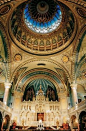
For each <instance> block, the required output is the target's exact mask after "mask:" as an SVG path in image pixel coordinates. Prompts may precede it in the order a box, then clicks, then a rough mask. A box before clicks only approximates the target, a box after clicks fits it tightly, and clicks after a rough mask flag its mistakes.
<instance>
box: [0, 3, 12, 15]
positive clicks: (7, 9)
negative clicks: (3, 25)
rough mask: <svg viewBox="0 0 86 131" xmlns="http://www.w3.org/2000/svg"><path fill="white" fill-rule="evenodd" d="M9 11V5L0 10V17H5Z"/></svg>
mask: <svg viewBox="0 0 86 131" xmlns="http://www.w3.org/2000/svg"><path fill="white" fill-rule="evenodd" d="M9 10H10V5H6V6H4V7H2V8H1V9H0V15H5V14H6V13H8V12H9Z"/></svg>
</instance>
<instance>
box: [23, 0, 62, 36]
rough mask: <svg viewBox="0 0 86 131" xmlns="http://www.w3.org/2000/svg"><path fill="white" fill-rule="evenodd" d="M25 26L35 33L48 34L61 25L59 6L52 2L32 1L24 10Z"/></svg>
mask: <svg viewBox="0 0 86 131" xmlns="http://www.w3.org/2000/svg"><path fill="white" fill-rule="evenodd" d="M24 19H25V24H26V25H27V27H28V28H29V29H31V30H32V31H34V32H36V33H43V34H45V33H49V32H52V31H53V30H55V29H56V28H57V27H58V26H59V25H60V23H61V19H62V15H61V10H60V6H59V5H58V4H56V3H55V2H54V1H53V0H51V1H49V0H47V1H46V0H42V1H40V0H37V1H35V0H33V1H32V2H31V3H29V4H26V6H25V9H24Z"/></svg>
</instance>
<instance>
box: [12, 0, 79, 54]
mask: <svg viewBox="0 0 86 131" xmlns="http://www.w3.org/2000/svg"><path fill="white" fill-rule="evenodd" d="M10 20H11V21H9V27H10V28H9V33H10V36H11V38H12V39H13V41H14V42H15V43H16V44H17V46H18V47H20V48H21V49H23V50H24V51H26V52H29V53H32V54H36V55H51V54H54V53H57V52H60V51H62V50H63V49H64V48H66V47H67V46H68V45H69V44H70V43H71V41H72V40H73V38H74V35H75V31H76V29H75V28H74V27H75V24H76V20H75V18H74V15H73V13H72V11H71V10H70V9H69V8H68V7H67V6H66V5H64V4H63V3H61V2H59V1H57V2H55V1H54V0H51V1H49V0H36V1H35V0H31V1H28V2H23V3H22V4H20V5H19V6H17V7H16V8H15V9H14V10H13V14H12V16H11V19H10ZM10 23H11V24H10ZM15 38H16V39H15Z"/></svg>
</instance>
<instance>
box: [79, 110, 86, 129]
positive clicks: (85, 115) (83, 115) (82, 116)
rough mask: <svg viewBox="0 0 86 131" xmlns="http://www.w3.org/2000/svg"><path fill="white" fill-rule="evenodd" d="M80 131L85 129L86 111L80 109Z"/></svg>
mask: <svg viewBox="0 0 86 131" xmlns="http://www.w3.org/2000/svg"><path fill="white" fill-rule="evenodd" d="M79 124H80V131H83V130H86V112H85V111H82V112H81V113H80V115H79Z"/></svg>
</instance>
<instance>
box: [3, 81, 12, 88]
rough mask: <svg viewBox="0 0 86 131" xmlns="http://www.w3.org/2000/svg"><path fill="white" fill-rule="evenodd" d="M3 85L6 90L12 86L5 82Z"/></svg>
mask: <svg viewBox="0 0 86 131" xmlns="http://www.w3.org/2000/svg"><path fill="white" fill-rule="evenodd" d="M4 85H5V88H8V89H9V88H10V87H11V85H12V84H11V83H10V82H5V83H4Z"/></svg>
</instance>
